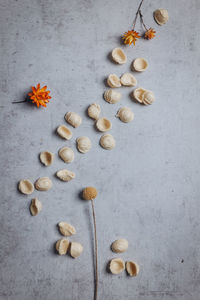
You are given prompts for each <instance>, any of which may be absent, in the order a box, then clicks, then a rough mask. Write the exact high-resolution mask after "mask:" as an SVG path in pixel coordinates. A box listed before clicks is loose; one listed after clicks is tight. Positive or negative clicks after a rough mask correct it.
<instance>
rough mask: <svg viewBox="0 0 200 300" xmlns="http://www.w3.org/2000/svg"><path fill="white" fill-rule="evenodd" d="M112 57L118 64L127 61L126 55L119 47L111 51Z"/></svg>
mask: <svg viewBox="0 0 200 300" xmlns="http://www.w3.org/2000/svg"><path fill="white" fill-rule="evenodd" d="M112 59H113V60H114V62H116V63H118V64H120V65H121V64H125V63H126V62H127V57H126V54H125V53H124V51H123V50H122V49H121V48H115V49H113V51H112Z"/></svg>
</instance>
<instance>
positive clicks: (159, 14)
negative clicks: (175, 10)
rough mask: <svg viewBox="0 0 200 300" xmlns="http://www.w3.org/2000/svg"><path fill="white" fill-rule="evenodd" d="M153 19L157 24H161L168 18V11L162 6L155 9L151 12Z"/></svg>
mask: <svg viewBox="0 0 200 300" xmlns="http://www.w3.org/2000/svg"><path fill="white" fill-rule="evenodd" d="M153 15H154V19H155V21H156V23H158V25H163V24H165V23H167V21H168V20H169V14H168V11H167V10H166V9H164V8H159V9H156V10H155V11H154V13H153Z"/></svg>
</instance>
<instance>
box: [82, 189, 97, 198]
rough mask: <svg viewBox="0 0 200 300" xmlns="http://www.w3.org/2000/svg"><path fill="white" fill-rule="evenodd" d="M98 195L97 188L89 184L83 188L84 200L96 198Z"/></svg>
mask: <svg viewBox="0 0 200 300" xmlns="http://www.w3.org/2000/svg"><path fill="white" fill-rule="evenodd" d="M96 196H97V189H96V188H95V187H92V186H88V187H86V188H85V189H84V190H83V199H84V200H94V199H95V198H96Z"/></svg>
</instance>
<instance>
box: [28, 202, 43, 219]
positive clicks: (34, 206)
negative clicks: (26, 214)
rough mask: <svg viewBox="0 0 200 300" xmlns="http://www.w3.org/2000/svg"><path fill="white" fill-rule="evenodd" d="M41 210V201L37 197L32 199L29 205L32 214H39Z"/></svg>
mask: <svg viewBox="0 0 200 300" xmlns="http://www.w3.org/2000/svg"><path fill="white" fill-rule="evenodd" d="M41 210H42V203H41V202H40V201H39V200H38V199H37V198H34V199H32V200H31V205H30V212H31V214H32V216H36V215H37V214H39V212H40V211H41Z"/></svg>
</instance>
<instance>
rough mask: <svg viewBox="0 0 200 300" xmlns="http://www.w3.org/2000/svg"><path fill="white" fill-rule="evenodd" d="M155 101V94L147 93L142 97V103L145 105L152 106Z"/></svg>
mask: <svg viewBox="0 0 200 300" xmlns="http://www.w3.org/2000/svg"><path fill="white" fill-rule="evenodd" d="M154 101H155V96H154V94H153V92H151V91H145V92H144V94H143V96H142V102H143V103H144V104H145V105H149V104H152V103H153V102H154Z"/></svg>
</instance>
